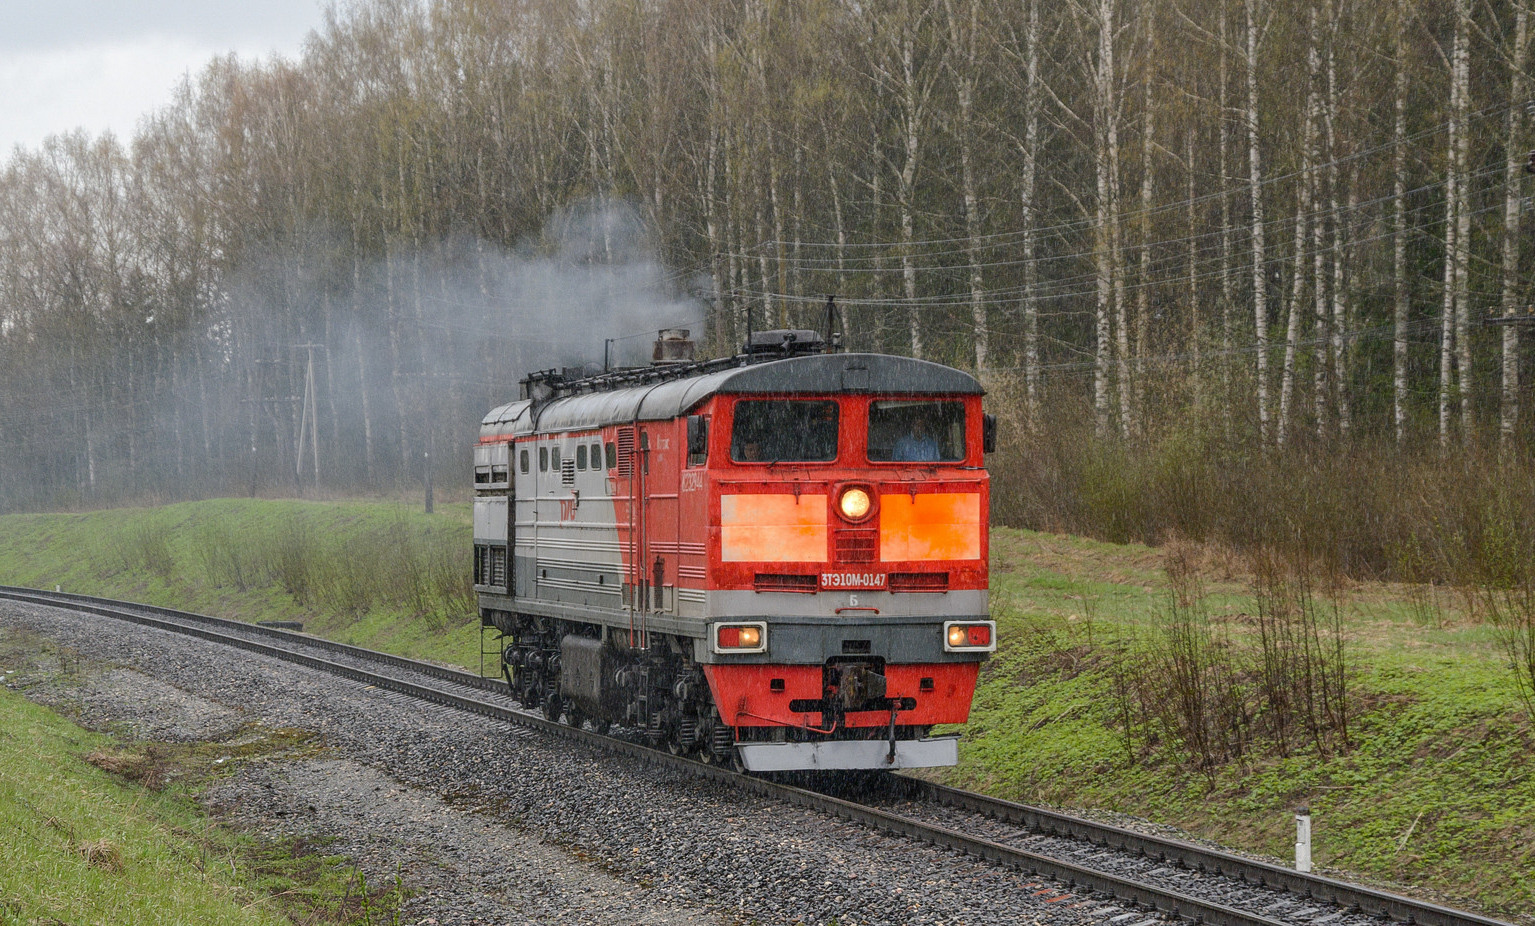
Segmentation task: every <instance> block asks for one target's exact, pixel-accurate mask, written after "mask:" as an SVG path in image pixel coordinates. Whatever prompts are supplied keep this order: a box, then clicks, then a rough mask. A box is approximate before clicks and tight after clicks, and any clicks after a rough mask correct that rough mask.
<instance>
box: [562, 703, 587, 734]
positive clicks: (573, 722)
mask: <svg viewBox="0 0 1535 926" xmlns="http://www.w3.org/2000/svg"><path fill="white" fill-rule="evenodd" d="M560 720H561V721H562V722H564V723H565V725H566V726H570V727H575V728H576V729H577V730H579V729H581V725H582V724H584V723H585V722H586V715H585V714H582V713H581V709H580V708H578V707H576V706H575V705H571V706H570V707H567V708H565V713H564V715H563V716H561V717H560Z"/></svg>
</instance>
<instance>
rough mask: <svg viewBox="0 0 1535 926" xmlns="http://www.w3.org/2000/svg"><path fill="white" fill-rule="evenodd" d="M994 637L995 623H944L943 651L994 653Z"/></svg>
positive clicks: (995, 641)
mask: <svg viewBox="0 0 1535 926" xmlns="http://www.w3.org/2000/svg"><path fill="white" fill-rule="evenodd" d="M996 636H997V625H996V622H995V621H945V622H944V625H943V649H944V652H947V653H994V652H996V651H997V640H996Z"/></svg>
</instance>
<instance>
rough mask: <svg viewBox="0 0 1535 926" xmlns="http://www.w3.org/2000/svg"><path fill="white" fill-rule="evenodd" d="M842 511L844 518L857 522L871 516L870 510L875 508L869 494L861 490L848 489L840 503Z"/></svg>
mask: <svg viewBox="0 0 1535 926" xmlns="http://www.w3.org/2000/svg"><path fill="white" fill-rule="evenodd" d="M838 506H839V507H840V508H841V509H842V516H843V517H844V518H847V519H848V520H849V521H857V520H859V519H861V518H866V517H868V515H869V509H871V508H873V507H874V501H873V499H871V498H869V493H868V492H866V491H864V490H863V489H859V488H852V489H848V490H847V491H845V492H843V493H842V499H841V501H840V502H839V503H838Z"/></svg>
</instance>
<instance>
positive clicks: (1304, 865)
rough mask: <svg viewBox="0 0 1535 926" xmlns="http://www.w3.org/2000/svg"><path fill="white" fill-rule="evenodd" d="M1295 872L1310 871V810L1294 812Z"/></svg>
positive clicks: (1300, 808) (1305, 808) (1303, 809)
mask: <svg viewBox="0 0 1535 926" xmlns="http://www.w3.org/2000/svg"><path fill="white" fill-rule="evenodd" d="M1295 870H1296V871H1302V872H1305V871H1310V870H1311V808H1309V807H1297V808H1296V810H1295Z"/></svg>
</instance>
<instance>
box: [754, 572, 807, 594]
mask: <svg viewBox="0 0 1535 926" xmlns="http://www.w3.org/2000/svg"><path fill="white" fill-rule="evenodd" d="M752 587H753V588H755V589H756V590H757V591H759V592H815V591H819V590H820V585H819V584H818V582H817V580H816V577H815V576H791V575H783V574H780V573H774V572H759V573H757V575H756V577H755V578H753V579H752Z"/></svg>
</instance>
